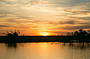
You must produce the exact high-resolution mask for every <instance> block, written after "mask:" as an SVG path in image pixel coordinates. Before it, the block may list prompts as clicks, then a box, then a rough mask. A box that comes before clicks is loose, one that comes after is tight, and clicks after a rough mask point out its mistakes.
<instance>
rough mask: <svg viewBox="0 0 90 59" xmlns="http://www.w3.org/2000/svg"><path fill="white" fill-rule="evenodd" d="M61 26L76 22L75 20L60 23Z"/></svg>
mask: <svg viewBox="0 0 90 59" xmlns="http://www.w3.org/2000/svg"><path fill="white" fill-rule="evenodd" d="M60 24H76V21H74V20H69V21H60Z"/></svg>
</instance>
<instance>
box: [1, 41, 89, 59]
mask: <svg viewBox="0 0 90 59" xmlns="http://www.w3.org/2000/svg"><path fill="white" fill-rule="evenodd" d="M0 59H90V47H88V46H86V45H85V47H82V46H81V45H80V44H78V43H75V44H74V45H73V46H70V45H69V44H66V45H63V43H58V42H55V43H52V42H50V43H46V42H45V43H17V44H16V45H7V44H4V43H1V44H0Z"/></svg>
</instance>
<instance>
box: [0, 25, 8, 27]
mask: <svg viewBox="0 0 90 59" xmlns="http://www.w3.org/2000/svg"><path fill="white" fill-rule="evenodd" d="M0 27H9V26H7V25H0Z"/></svg>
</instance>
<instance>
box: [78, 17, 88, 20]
mask: <svg viewBox="0 0 90 59" xmlns="http://www.w3.org/2000/svg"><path fill="white" fill-rule="evenodd" d="M79 18H80V19H84V20H90V17H79Z"/></svg>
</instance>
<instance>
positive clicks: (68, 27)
mask: <svg viewBox="0 0 90 59" xmlns="http://www.w3.org/2000/svg"><path fill="white" fill-rule="evenodd" d="M89 28H90V26H89V25H83V26H66V27H63V28H62V29H65V30H77V29H89Z"/></svg>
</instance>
